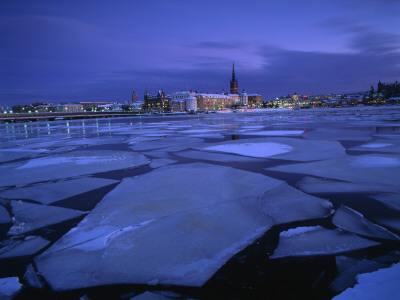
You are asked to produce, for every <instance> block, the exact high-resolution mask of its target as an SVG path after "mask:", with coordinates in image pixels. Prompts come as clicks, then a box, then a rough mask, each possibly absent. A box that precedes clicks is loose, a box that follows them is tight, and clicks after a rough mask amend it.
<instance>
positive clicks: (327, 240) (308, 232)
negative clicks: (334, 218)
mask: <svg viewBox="0 0 400 300" xmlns="http://www.w3.org/2000/svg"><path fill="white" fill-rule="evenodd" d="M376 245H379V243H377V242H373V241H370V240H367V239H364V238H361V237H359V236H357V235H355V234H353V233H347V232H344V231H341V230H329V229H326V228H323V227H321V226H312V227H300V228H294V229H289V230H288V231H284V232H281V233H280V235H279V244H278V247H277V248H276V249H275V252H274V254H273V255H271V256H270V258H271V259H275V258H281V257H288V256H313V255H331V254H337V253H343V252H348V251H352V250H357V249H363V248H367V247H371V246H376Z"/></svg>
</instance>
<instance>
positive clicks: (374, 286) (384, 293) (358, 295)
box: [332, 263, 400, 300]
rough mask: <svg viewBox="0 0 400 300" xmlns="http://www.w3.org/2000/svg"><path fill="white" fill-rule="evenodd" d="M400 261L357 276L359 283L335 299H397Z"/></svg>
mask: <svg viewBox="0 0 400 300" xmlns="http://www.w3.org/2000/svg"><path fill="white" fill-rule="evenodd" d="M399 274H400V263H397V264H394V265H392V266H391V267H390V268H385V269H380V270H378V271H375V272H372V273H366V274H361V275H358V276H357V282H358V283H357V284H356V285H355V286H354V287H353V288H348V289H347V290H345V291H344V292H343V293H341V294H339V295H338V296H336V297H334V298H332V299H333V300H347V299H349V300H350V299H351V300H376V299H385V300H397V299H399V295H400V276H399Z"/></svg>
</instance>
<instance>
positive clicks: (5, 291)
mask: <svg viewBox="0 0 400 300" xmlns="http://www.w3.org/2000/svg"><path fill="white" fill-rule="evenodd" d="M21 287H22V284H21V283H20V282H19V280H18V277H7V278H0V298H1V299H3V300H6V299H11V298H12V297H13V296H15V295H16V294H17V292H18V291H19V290H20V289H21Z"/></svg>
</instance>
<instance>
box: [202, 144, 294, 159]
mask: <svg viewBox="0 0 400 300" xmlns="http://www.w3.org/2000/svg"><path fill="white" fill-rule="evenodd" d="M203 149H204V150H209V151H219V152H227V153H234V154H239V155H245V156H251V157H269V156H272V155H276V154H281V153H286V152H290V151H292V150H293V148H292V147H290V146H288V145H285V144H279V143H240V144H223V145H216V146H210V147H205V148H203Z"/></svg>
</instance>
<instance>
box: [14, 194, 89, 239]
mask: <svg viewBox="0 0 400 300" xmlns="http://www.w3.org/2000/svg"><path fill="white" fill-rule="evenodd" d="M11 207H12V213H13V215H14V217H13V226H12V227H11V228H10V230H9V231H8V234H9V235H19V234H22V233H26V232H29V231H32V230H36V229H39V228H42V227H45V226H49V225H53V224H57V223H60V222H63V221H66V220H69V219H73V218H77V217H79V216H81V215H83V214H85V213H86V212H83V211H80V210H74V209H69V208H63V207H57V206H49V205H42V204H33V203H27V202H22V201H11Z"/></svg>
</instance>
